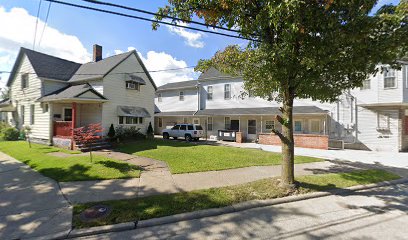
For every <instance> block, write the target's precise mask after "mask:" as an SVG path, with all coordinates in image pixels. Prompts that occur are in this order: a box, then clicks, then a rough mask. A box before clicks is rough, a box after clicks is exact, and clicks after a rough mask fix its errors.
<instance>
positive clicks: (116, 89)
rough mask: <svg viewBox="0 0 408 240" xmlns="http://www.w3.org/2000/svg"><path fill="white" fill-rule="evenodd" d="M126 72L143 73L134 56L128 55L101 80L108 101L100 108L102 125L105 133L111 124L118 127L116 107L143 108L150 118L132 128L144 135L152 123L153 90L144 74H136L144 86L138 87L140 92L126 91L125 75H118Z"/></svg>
mask: <svg viewBox="0 0 408 240" xmlns="http://www.w3.org/2000/svg"><path fill="white" fill-rule="evenodd" d="M126 72H128V73H134V72H143V68H142V66H141V65H140V64H139V62H138V60H137V58H136V56H135V54H132V55H130V56H129V57H128V58H127V59H126V60H124V61H123V62H122V63H120V64H119V65H118V66H116V67H115V68H114V69H113V70H112V71H111V72H110V73H109V74H108V75H107V76H106V77H105V78H104V79H103V93H104V96H105V97H106V98H107V99H108V100H109V101H108V102H106V103H104V104H103V107H102V125H103V127H104V128H105V131H106V132H107V131H108V130H109V126H110V125H111V124H114V126H117V125H118V114H117V106H137V107H143V108H145V109H146V110H147V111H148V112H149V114H150V116H151V118H145V119H144V122H143V124H137V125H134V126H136V127H137V128H140V129H141V131H142V132H143V133H146V130H147V127H148V125H149V122H151V123H152V125H153V123H154V121H153V117H154V101H153V99H154V96H155V89H154V87H153V85H152V83H151V82H150V80H149V79H148V77H147V75H146V73H138V74H136V75H137V76H139V77H141V78H143V80H144V81H145V82H146V85H141V86H140V91H137V90H129V89H126V84H125V81H126V80H125V74H118V73H126Z"/></svg>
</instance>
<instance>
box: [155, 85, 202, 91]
mask: <svg viewBox="0 0 408 240" xmlns="http://www.w3.org/2000/svg"><path fill="white" fill-rule="evenodd" d="M197 88H198V85H195V86H183V87H174V88H164V89H157V91H156V92H163V91H168V90H180V89H197Z"/></svg>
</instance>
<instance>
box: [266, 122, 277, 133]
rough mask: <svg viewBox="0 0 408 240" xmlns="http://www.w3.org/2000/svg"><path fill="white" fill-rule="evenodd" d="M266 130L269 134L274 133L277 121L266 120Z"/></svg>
mask: <svg viewBox="0 0 408 240" xmlns="http://www.w3.org/2000/svg"><path fill="white" fill-rule="evenodd" d="M265 129H266V131H267V132H272V130H274V129H275V121H274V120H266V121H265Z"/></svg>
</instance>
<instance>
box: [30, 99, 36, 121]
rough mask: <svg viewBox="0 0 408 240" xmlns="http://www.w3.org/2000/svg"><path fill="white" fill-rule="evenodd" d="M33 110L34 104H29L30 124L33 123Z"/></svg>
mask: <svg viewBox="0 0 408 240" xmlns="http://www.w3.org/2000/svg"><path fill="white" fill-rule="evenodd" d="M34 111H35V105H34V104H31V105H30V125H33V124H34Z"/></svg>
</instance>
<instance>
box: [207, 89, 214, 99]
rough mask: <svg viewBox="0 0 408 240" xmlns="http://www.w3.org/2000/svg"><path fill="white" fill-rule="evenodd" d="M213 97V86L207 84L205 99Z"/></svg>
mask: <svg viewBox="0 0 408 240" xmlns="http://www.w3.org/2000/svg"><path fill="white" fill-rule="evenodd" d="M212 99H213V87H212V86H207V100H212Z"/></svg>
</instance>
